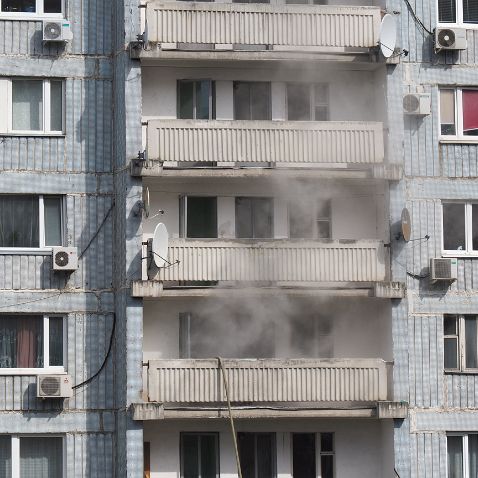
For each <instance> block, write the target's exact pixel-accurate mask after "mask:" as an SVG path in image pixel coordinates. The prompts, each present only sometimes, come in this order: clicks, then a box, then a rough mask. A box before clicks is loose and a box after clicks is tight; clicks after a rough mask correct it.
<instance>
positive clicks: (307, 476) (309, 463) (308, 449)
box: [292, 433, 317, 478]
mask: <svg viewBox="0 0 478 478" xmlns="http://www.w3.org/2000/svg"><path fill="white" fill-rule="evenodd" d="M315 455H316V445H315V433H294V434H293V435H292V467H293V472H292V474H293V477H294V478H316V476H317V463H316V458H315Z"/></svg>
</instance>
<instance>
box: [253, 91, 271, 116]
mask: <svg viewBox="0 0 478 478" xmlns="http://www.w3.org/2000/svg"><path fill="white" fill-rule="evenodd" d="M270 119H271V88H270V84H269V83H266V82H258V83H252V86H251V120H270Z"/></svg>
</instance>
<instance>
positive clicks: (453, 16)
mask: <svg viewBox="0 0 478 478" xmlns="http://www.w3.org/2000/svg"><path fill="white" fill-rule="evenodd" d="M438 21H439V22H440V23H458V24H460V23H478V2H476V0H438Z"/></svg>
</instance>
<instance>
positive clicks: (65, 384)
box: [37, 375, 73, 398]
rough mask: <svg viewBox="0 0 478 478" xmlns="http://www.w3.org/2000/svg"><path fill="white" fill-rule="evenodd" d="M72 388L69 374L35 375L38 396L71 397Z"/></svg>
mask: <svg viewBox="0 0 478 478" xmlns="http://www.w3.org/2000/svg"><path fill="white" fill-rule="evenodd" d="M72 396H73V388H72V385H71V377H70V376H69V375H37V397H38V398H71V397H72Z"/></svg>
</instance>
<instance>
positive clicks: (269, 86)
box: [232, 80, 272, 121]
mask: <svg viewBox="0 0 478 478" xmlns="http://www.w3.org/2000/svg"><path fill="white" fill-rule="evenodd" d="M240 84H247V85H248V86H249V97H248V111H249V116H252V93H251V88H252V87H253V86H254V85H258V84H261V85H262V84H265V85H266V86H267V100H268V103H267V115H266V116H267V118H266V119H259V120H258V119H253V118H248V119H238V118H237V114H238V112H237V106H236V105H237V96H236V90H237V88H238V86H237V85H240ZM232 110H233V120H234V121H272V82H271V81H267V80H264V81H263V80H258V81H254V80H234V81H233V83H232Z"/></svg>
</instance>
